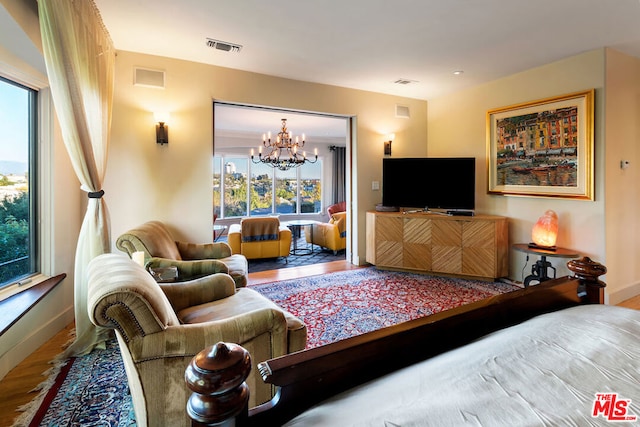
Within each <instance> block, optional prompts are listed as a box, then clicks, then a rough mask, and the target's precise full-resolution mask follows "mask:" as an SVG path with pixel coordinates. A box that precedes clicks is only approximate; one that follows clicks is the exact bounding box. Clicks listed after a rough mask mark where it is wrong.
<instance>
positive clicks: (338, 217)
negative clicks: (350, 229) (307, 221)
mask: <svg viewBox="0 0 640 427" xmlns="http://www.w3.org/2000/svg"><path fill="white" fill-rule="evenodd" d="M304 236H305V239H306V240H307V243H313V244H314V245H318V246H322V247H323V248H327V249H329V250H331V251H333V253H334V254H337V253H338V251H340V250H342V249H344V248H346V247H347V237H346V236H347V213H346V212H336V213H334V214H333V215H331V217H330V219H329V222H317V223H315V224H313V225H307V226H305V229H304Z"/></svg>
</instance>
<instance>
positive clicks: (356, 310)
mask: <svg viewBox="0 0 640 427" xmlns="http://www.w3.org/2000/svg"><path fill="white" fill-rule="evenodd" d="M250 287H251V288H252V289H255V290H256V291H258V292H260V293H261V294H262V295H264V296H266V297H267V298H269V299H270V300H272V301H274V302H275V303H276V304H278V305H279V306H280V307H282V308H284V309H285V310H287V311H289V312H290V313H291V314H293V315H295V316H297V317H298V318H299V319H300V320H302V321H303V322H304V323H305V324H306V325H307V335H308V339H307V348H312V347H317V346H320V345H324V344H328V343H331V342H334V341H338V340H341V339H345V338H349V337H352V336H356V335H360V334H363V333H365V332H370V331H373V330H377V329H380V328H384V327H386V326H392V325H395V324H398V323H401V322H406V321H408V320H413V319H417V318H419V317H424V316H429V315H431V314H434V313H438V312H440V311H443V310H448V309H451V308H454V307H458V306H460V305H463V304H468V303H471V302H475V301H479V300H481V299H484V298H488V297H491V296H493V295H497V294H501V293H505V292H511V291H514V290H517V289H519V288H518V287H517V286H515V285H511V284H507V283H502V282H484V281H477V280H467V279H456V278H450V277H437V276H429V275H424V274H417V273H405V272H397V271H383V270H378V269H377V268H375V267H367V268H361V269H356V270H349V271H343V272H337V273H330V274H324V275H319V276H312V277H305V278H300V279H291V280H285V281H280V282H274V283H269V284H263V285H254V286H250Z"/></svg>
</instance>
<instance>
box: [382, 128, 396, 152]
mask: <svg viewBox="0 0 640 427" xmlns="http://www.w3.org/2000/svg"><path fill="white" fill-rule="evenodd" d="M394 138H395V134H393V133H390V134H389V136H388V138H387V140H386V141H385V142H384V155H385V156H390V155H391V143H392V142H393V140H394Z"/></svg>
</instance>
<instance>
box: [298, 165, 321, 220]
mask: <svg viewBox="0 0 640 427" xmlns="http://www.w3.org/2000/svg"><path fill="white" fill-rule="evenodd" d="M321 204H322V160H318V161H317V162H316V163H307V164H305V165H303V166H300V213H319V212H320V210H321V209H322V207H321Z"/></svg>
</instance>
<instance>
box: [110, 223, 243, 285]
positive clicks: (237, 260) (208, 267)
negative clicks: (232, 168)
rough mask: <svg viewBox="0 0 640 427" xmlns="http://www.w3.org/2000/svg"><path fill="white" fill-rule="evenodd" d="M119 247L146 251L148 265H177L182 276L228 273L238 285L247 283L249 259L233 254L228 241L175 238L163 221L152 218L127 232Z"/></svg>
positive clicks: (131, 251) (122, 236) (119, 238)
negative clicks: (213, 241)
mask: <svg viewBox="0 0 640 427" xmlns="http://www.w3.org/2000/svg"><path fill="white" fill-rule="evenodd" d="M116 247H117V248H118V249H120V250H121V251H123V252H126V253H127V254H128V255H129V256H131V255H132V254H133V253H134V252H138V251H142V252H144V259H145V265H146V267H147V268H152V267H170V266H175V267H177V268H178V274H179V276H180V277H182V278H188V277H197V276H204V275H207V274H213V273H228V274H229V275H231V277H233V280H234V281H235V283H236V287H242V286H246V284H247V272H248V265H247V259H246V258H245V257H243V256H242V255H233V254H232V253H231V248H230V247H229V245H227V244H226V243H224V242H215V243H202V244H197V243H185V242H178V241H175V240H174V239H173V237H171V234H170V233H169V230H168V229H167V227H166V226H165V225H164V224H163V223H162V222H160V221H149V222H146V223H144V224H142V225H141V226H139V227H136V228H133V229H131V230H129V231H127V232H126V233H124V234H123V235H121V236H120V237H118V239H117V240H116Z"/></svg>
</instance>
